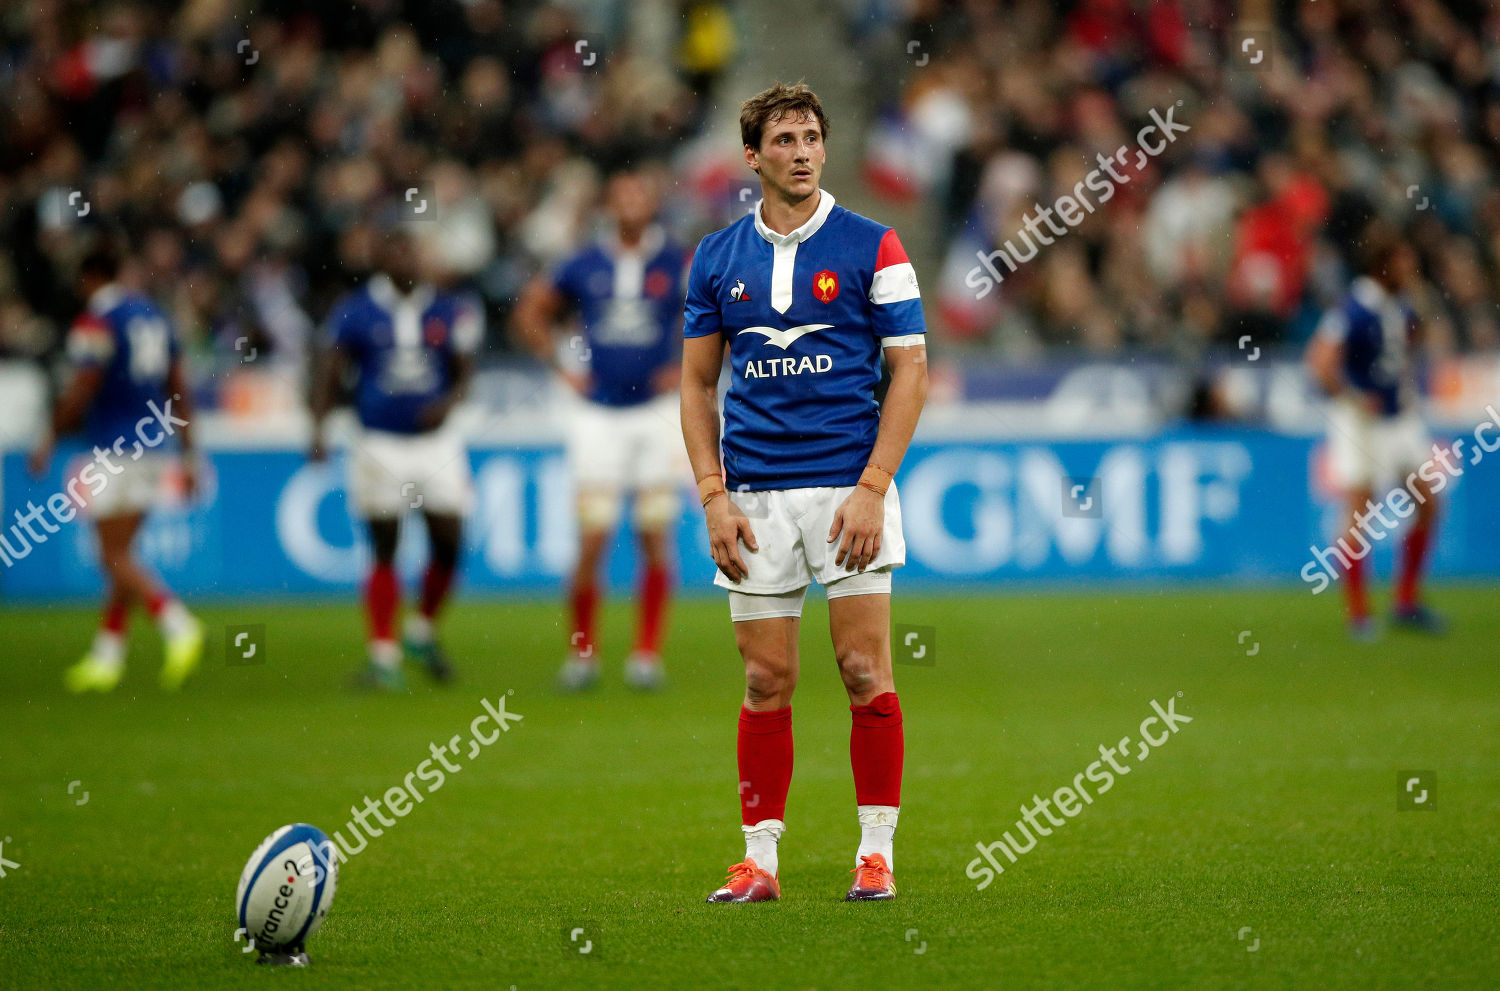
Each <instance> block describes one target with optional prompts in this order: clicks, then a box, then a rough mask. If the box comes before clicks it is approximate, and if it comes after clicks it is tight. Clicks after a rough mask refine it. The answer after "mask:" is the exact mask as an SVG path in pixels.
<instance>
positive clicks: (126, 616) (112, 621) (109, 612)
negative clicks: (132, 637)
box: [99, 599, 130, 634]
mask: <svg viewBox="0 0 1500 991" xmlns="http://www.w3.org/2000/svg"><path fill="white" fill-rule="evenodd" d="M129 624H130V603H128V602H125V601H117V600H113V599H112V600H110V602H109V604H108V605H106V606H105V607H104V621H103V622H102V623H100V624H99V628H100V629H102V630H103V631H104V632H105V633H116V634H123V633H124V632H125V627H126V626H128V625H129Z"/></svg>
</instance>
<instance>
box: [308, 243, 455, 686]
mask: <svg viewBox="0 0 1500 991" xmlns="http://www.w3.org/2000/svg"><path fill="white" fill-rule="evenodd" d="M483 336H484V324H483V317H482V315H481V313H480V310H479V308H478V306H477V305H476V304H475V303H474V301H472V300H470V299H469V298H467V297H464V296H461V295H459V294H456V293H452V292H446V291H443V290H440V289H437V288H435V287H434V286H433V285H431V284H430V283H428V282H426V281H423V280H422V279H421V274H420V268H419V264H418V258H417V247H416V245H415V243H414V242H413V240H412V239H411V237H410V236H409V235H408V234H406V233H405V232H404V231H400V230H396V231H392V232H390V233H388V234H387V237H386V241H385V243H384V244H383V246H382V249H381V257H380V264H379V271H378V272H377V274H376V275H374V276H373V277H372V278H371V279H370V280H369V282H367V283H366V284H365V285H364V286H362V287H361V288H359V289H357V290H355V291H354V292H351V293H350V294H348V295H347V296H345V297H344V298H343V299H342V300H340V301H339V302H338V304H337V305H336V306H335V307H334V309H333V311H332V313H331V314H330V315H329V317H328V322H327V352H326V356H325V359H324V362H323V367H322V369H321V371H320V373H319V375H318V377H317V380H316V383H315V385H314V391H313V401H312V417H313V443H312V451H311V455H310V456H311V457H312V459H313V460H322V458H323V457H324V446H323V445H324V437H323V422H324V420H325V418H326V417H327V414H328V412H329V410H330V409H331V407H332V405H333V397H334V393H335V391H336V390H337V387H338V383H339V382H340V380H341V379H342V378H343V376H344V374H345V372H346V371H352V372H353V376H354V409H355V413H356V415H357V417H358V419H359V423H360V433H359V436H358V439H357V440H356V442H355V444H354V448H353V452H352V457H351V460H350V494H351V495H352V497H353V501H354V506H355V510H356V512H357V513H358V514H359V516H360V517H361V518H363V519H364V520H365V522H366V524H367V525H368V528H369V534H370V544H371V549H372V550H373V551H374V565H373V567H372V569H371V572H370V578H369V582H368V584H367V586H366V589H365V608H366V613H367V618H368V621H369V663H368V664H367V666H366V667H365V670H364V671H363V673H362V674H361V676H360V681H361V684H362V685H363V686H364V687H368V688H381V689H386V690H400V689H402V688H403V687H404V686H405V679H404V677H403V675H402V672H401V660H402V648H401V645H398V644H397V642H396V633H395V630H396V614H397V612H398V610H399V608H400V600H401V591H400V584H399V582H398V580H397V577H396V567H395V560H396V545H397V542H398V539H399V537H400V527H401V519H402V517H404V516H405V515H406V513H407V512H408V511H409V510H413V509H419V510H421V513H422V516H423V519H424V520H425V521H426V524H427V538H428V545H429V549H430V554H431V557H430V560H429V562H428V565H427V569H426V571H425V572H424V574H423V577H422V587H421V593H420V596H419V598H418V602H417V609H416V611H415V612H413V613H411V614H409V615H408V616H407V620H406V628H405V648H406V652H407V653H409V654H410V655H411V656H412V658H413V659H414V660H416V661H418V662H419V663H420V664H421V665H422V666H423V667H424V668H425V669H426V670H427V672H428V674H430V675H431V676H432V677H433V678H434V679H435V680H437V681H439V682H445V681H448V680H450V679H451V678H452V676H453V669H452V667H451V665H450V664H449V662H448V659H447V657H446V656H445V655H444V653H443V650H442V649H441V647H440V645H439V643H438V640H437V636H436V632H435V629H434V626H435V624H436V622H437V619H438V616H439V613H440V612H441V610H442V607H443V605H444V603H445V602H446V601H447V598H448V593H449V591H450V590H451V588H452V585H453V579H454V573H455V572H456V571H457V568H458V560H459V550H460V546H461V543H462V539H463V517H464V514H465V513H466V512H468V510H469V507H470V504H471V503H472V501H473V485H472V481H471V476H470V471H469V457H468V453H467V451H466V450H465V449H464V445H463V440H462V438H461V437H460V436H459V434H458V433H457V431H456V430H455V429H454V428H453V425H452V423H451V421H450V417H449V414H450V413H451V412H452V411H453V408H454V407H455V406H456V405H457V404H458V403H459V401H460V400H461V399H462V398H463V397H464V395H465V393H466V391H467V389H468V385H469V380H470V378H471V377H472V375H473V371H474V357H475V354H476V352H477V351H478V350H479V346H480V343H481V341H482V339H483Z"/></svg>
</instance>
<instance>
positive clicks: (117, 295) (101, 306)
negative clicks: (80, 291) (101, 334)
mask: <svg viewBox="0 0 1500 991" xmlns="http://www.w3.org/2000/svg"><path fill="white" fill-rule="evenodd" d="M124 295H125V290H124V288H123V287H121V285H120V284H119V283H118V282H109V283H106V284H105V285H102V286H100V287H99V288H98V289H95V290H94V294H93V295H92V296H90V297H89V312H90V313H95V314H104V313H108V312H109V311H110V310H112V309H114V308H115V306H116V305H118V304H119V302H120V299H121V298H122V297H123V296H124Z"/></svg>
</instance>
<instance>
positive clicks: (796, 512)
mask: <svg viewBox="0 0 1500 991" xmlns="http://www.w3.org/2000/svg"><path fill="white" fill-rule="evenodd" d="M854 488H855V487H854V486H853V485H840V486H837V487H833V486H821V487H818V488H810V489H771V490H767V491H763V492H735V491H732V490H731V491H730V493H729V497H730V498H731V499H733V500H734V504H735V505H736V506H738V507H739V508H740V511H741V512H743V513H744V514H745V515H746V516H748V517H749V518H750V530H751V532H753V533H754V534H755V543H756V546H758V547H759V548H760V550H757V551H752V550H750V549H749V548H748V547H746V546H745V545H744V544H743V543H741V544H740V560H742V561H744V562H745V568H746V572H747V573H746V575H745V577H744V578H742V579H741V580H740V581H739V582H732V581H730V580H729V579H728V578H726V577H725V576H724V573H723V572H722V571H721V572H719V573H717V574H716V575H714V584H715V585H718V586H719V587H720V588H727V589H730V590H731V591H734V592H740V593H744V594H749V595H779V594H782V593H785V592H795V591H797V590H798V589H803V588H806V587H807V586H808V585H809V584H811V583H812V582H813V581H817V583H818V584H820V585H824V586H828V585H832V584H833V583H834V582H837V581H838V580H839V579H841V578H848V577H850V576H851V575H855V574H861V573H862V572H855V571H849V570H847V569H845V568H844V567H843V566H842V565H838V564H835V563H834V558H835V557H836V556H837V555H838V549H839V545H840V544H841V543H842V542H843V539H844V537H843V534H840V535H839V539H838V540H836V541H834V542H833V543H831V544H830V543H829V542H828V530H829V528H830V527H832V526H833V514H834V513H835V512H836V511H837V510H838V508H839V506H840V505H841V504H842V503H843V501H844V500H845V499H847V498H848V497H849V493H850V492H853V491H854ZM905 563H906V538H905V537H904V536H903V535H902V532H901V500H900V499H899V498H898V497H897V495H896V485H895V483H894V482H892V483H891V487H890V488H889V489H888V490H887V491H886V494H885V527H884V529H883V530H882V531H881V534H880V553H879V554H877V555H875V559H874V560H873V561H871V562H870V563H869V564H868V565H867V566H866V567H865V568H864V569H863V571H865V572H869V571H880V570H881V569H886V570H887V571H889V569H891V568H899V567H900V566H901V565H903V564H905ZM829 594H830V595H832V594H834V593H833V592H832V591H830V593H829Z"/></svg>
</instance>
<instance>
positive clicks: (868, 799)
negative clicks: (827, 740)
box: [849, 692, 906, 806]
mask: <svg viewBox="0 0 1500 991" xmlns="http://www.w3.org/2000/svg"><path fill="white" fill-rule="evenodd" d="M849 711H850V712H851V713H853V714H854V726H853V727H852V728H851V729H850V730H849V763H850V764H851V765H852V766H853V768H854V800H855V801H856V802H857V803H858V804H860V805H898V806H899V805H900V804H901V765H902V763H903V762H904V761H905V760H906V737H905V735H904V733H903V732H902V729H901V703H900V702H899V701H898V700H897V699H896V693H895V692H885V693H884V694H881V695H877V696H875V697H874V698H873V699H871V700H870V702H869V704H868V705H851V706H850V707H849Z"/></svg>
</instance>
